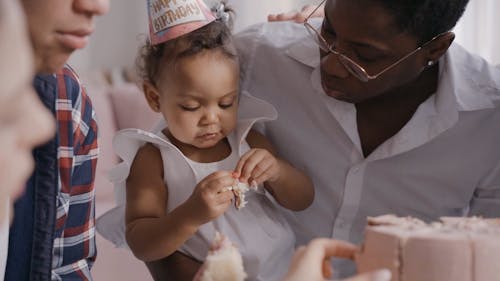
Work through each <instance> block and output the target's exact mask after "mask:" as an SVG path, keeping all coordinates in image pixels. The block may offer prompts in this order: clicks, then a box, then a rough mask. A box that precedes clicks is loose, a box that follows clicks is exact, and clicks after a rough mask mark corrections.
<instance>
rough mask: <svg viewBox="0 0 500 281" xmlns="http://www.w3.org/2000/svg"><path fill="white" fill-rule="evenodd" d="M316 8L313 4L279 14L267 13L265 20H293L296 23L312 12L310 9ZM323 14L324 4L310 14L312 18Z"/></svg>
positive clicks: (302, 21) (302, 20)
mask: <svg viewBox="0 0 500 281" xmlns="http://www.w3.org/2000/svg"><path fill="white" fill-rule="evenodd" d="M315 8H316V6H313V5H306V6H304V7H302V10H300V12H299V11H290V12H288V13H281V14H269V15H268V16H267V21H294V22H296V23H304V21H305V20H306V18H307V17H308V16H309V15H310V14H311V13H312V11H313V10H314V9H315ZM324 16H325V11H324V5H322V6H321V7H319V9H317V10H316V12H315V13H314V14H313V15H311V17H313V18H322V17H324Z"/></svg>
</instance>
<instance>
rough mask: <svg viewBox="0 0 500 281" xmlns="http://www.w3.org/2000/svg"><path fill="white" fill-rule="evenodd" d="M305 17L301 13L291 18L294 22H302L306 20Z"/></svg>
mask: <svg viewBox="0 0 500 281" xmlns="http://www.w3.org/2000/svg"><path fill="white" fill-rule="evenodd" d="M306 17H307V16H305V15H303V14H297V15H296V16H295V18H294V19H293V21H294V22H296V23H304V22H305V21H306Z"/></svg>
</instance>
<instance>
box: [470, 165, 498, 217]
mask: <svg viewBox="0 0 500 281" xmlns="http://www.w3.org/2000/svg"><path fill="white" fill-rule="evenodd" d="M469 215H470V216H482V217H486V218H492V217H500V161H499V162H497V163H496V166H495V167H493V169H492V170H491V171H490V173H489V174H488V175H487V176H486V177H485V178H484V179H483V180H481V182H480V183H479V185H478V187H477V188H476V190H475V191H474V194H473V197H472V200H471V204H470V210H469Z"/></svg>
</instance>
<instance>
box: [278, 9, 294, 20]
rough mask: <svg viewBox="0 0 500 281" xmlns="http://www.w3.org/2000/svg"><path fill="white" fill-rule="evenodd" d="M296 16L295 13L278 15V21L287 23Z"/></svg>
mask: <svg viewBox="0 0 500 281" xmlns="http://www.w3.org/2000/svg"><path fill="white" fill-rule="evenodd" d="M296 16H297V11H290V12H288V13H281V14H278V17H277V18H278V21H289V20H293V19H294V18H295V17H296Z"/></svg>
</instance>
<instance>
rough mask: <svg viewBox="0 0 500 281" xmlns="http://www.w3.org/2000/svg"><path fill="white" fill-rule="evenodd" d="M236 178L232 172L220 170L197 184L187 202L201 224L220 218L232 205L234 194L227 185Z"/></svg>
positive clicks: (232, 183) (231, 183)
mask: <svg viewBox="0 0 500 281" xmlns="http://www.w3.org/2000/svg"><path fill="white" fill-rule="evenodd" d="M235 180H236V179H235V178H234V176H233V173H232V172H227V171H218V172H215V173H212V174H210V175H208V176H207V177H206V178H204V179H203V180H201V181H200V182H199V183H198V185H196V188H195V189H194V191H193V193H192V194H191V196H190V197H189V199H188V200H187V202H186V203H187V204H189V205H190V210H192V214H193V217H195V218H196V220H197V222H198V223H199V224H200V225H201V224H204V223H207V222H209V221H212V220H214V219H216V218H218V217H219V216H220V215H222V214H223V213H224V212H225V211H226V210H227V208H228V207H229V206H231V200H232V199H233V198H234V195H233V192H231V191H230V190H228V188H227V187H229V186H232V185H234V183H235Z"/></svg>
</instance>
